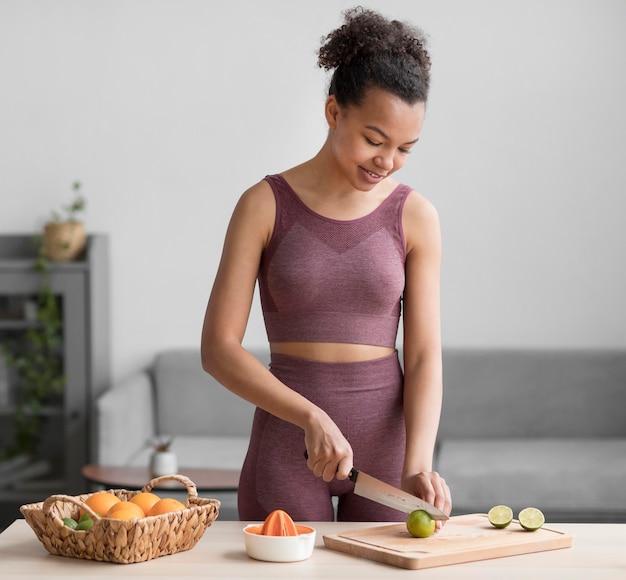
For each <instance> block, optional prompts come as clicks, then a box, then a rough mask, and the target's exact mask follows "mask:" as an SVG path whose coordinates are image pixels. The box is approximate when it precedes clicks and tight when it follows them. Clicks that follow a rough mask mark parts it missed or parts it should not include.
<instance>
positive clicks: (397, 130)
mask: <svg viewBox="0 0 626 580" xmlns="http://www.w3.org/2000/svg"><path fill="white" fill-rule="evenodd" d="M319 65H320V66H321V67H323V68H325V69H326V70H333V71H334V72H333V77H332V80H331V84H330V89H329V95H328V98H327V100H326V103H325V117H326V121H327V123H328V135H327V138H326V141H325V142H324V144H323V146H322V148H321V149H320V150H319V152H318V153H317V155H315V157H313V158H312V159H310V160H308V161H306V162H305V163H303V164H301V165H298V166H296V167H294V168H292V169H289V170H287V171H285V172H283V173H281V174H280V175H272V176H268V177H266V178H265V179H264V180H262V181H260V182H259V183H257V184H256V185H254V186H253V187H251V188H250V189H249V190H247V191H246V192H245V193H244V194H243V195H242V197H241V198H240V200H239V202H238V204H237V206H236V208H235V211H234V213H233V216H232V219H231V223H230V225H229V228H228V231H227V234H226V239H225V243H224V249H223V254H222V259H221V262H220V266H219V269H218V273H217V276H216V279H215V283H214V287H213V290H212V293H211V297H210V299H209V303H208V306H207V311H206V315H205V320H204V327H203V333H202V362H203V367H204V369H205V370H206V371H207V372H209V373H210V374H211V375H213V376H214V377H215V378H216V379H217V380H218V381H219V382H220V383H221V384H223V385H224V386H225V387H227V388H228V389H230V390H231V391H233V392H234V393H236V394H237V395H239V396H241V397H243V398H245V399H247V400H248V401H250V402H251V403H253V404H254V405H256V406H257V410H256V413H255V418H254V424H253V428H252V436H251V441H250V447H249V449H248V454H247V457H246V460H245V462H244V465H243V469H242V474H241V481H240V486H239V517H240V518H241V519H242V520H263V519H264V518H265V517H266V516H267V514H268V513H269V512H270V511H272V510H274V509H284V510H285V511H287V512H288V513H289V514H290V515H291V516H292V517H293V518H294V519H295V520H300V521H305V520H317V521H328V520H332V519H333V517H334V512H333V506H332V503H331V498H332V496H337V497H338V498H339V499H338V507H337V519H338V520H340V521H342V520H343V521H403V520H404V519H405V518H406V514H402V513H400V512H397V511H395V510H393V509H390V508H387V507H384V506H380V505H378V504H376V503H374V502H371V501H369V500H367V499H363V498H361V497H358V496H356V495H355V494H354V493H353V484H352V483H351V482H350V481H349V479H348V475H349V472H350V470H351V468H352V467H353V466H356V467H358V468H359V469H362V470H363V471H364V472H366V473H369V474H371V475H373V476H375V477H378V478H380V479H383V480H385V481H387V482H388V483H390V484H392V485H394V486H397V487H401V488H403V489H404V490H406V491H408V492H410V493H413V494H415V495H417V496H419V497H421V498H423V499H424V500H426V501H428V502H430V503H433V504H434V505H435V506H437V507H438V508H440V509H441V510H443V511H444V512H446V513H450V510H451V500H450V491H449V489H448V486H447V485H446V483H445V481H444V479H443V478H442V477H441V476H440V475H439V474H438V473H436V472H434V471H433V470H432V461H433V451H434V446H435V439H436V434H437V429H438V425H439V416H440V411H441V399H442V377H441V375H442V370H441V339H440V322H439V271H440V253H441V249H440V247H441V244H440V233H439V223H438V216H437V213H436V210H435V209H434V208H433V206H432V205H431V204H430V203H429V202H428V201H427V200H426V199H425V198H423V197H422V196H420V195H419V194H418V193H416V192H415V191H413V190H411V188H409V187H407V186H405V185H402V184H399V183H398V182H397V181H395V180H394V179H393V178H392V177H391V176H392V174H393V173H395V172H396V171H398V170H399V169H400V168H401V167H402V166H403V165H404V163H405V162H406V160H407V157H408V156H409V154H410V152H411V149H412V148H413V146H414V145H415V143H416V142H417V141H418V139H419V136H420V132H421V129H422V124H423V121H424V114H425V107H426V99H427V94H428V86H429V70H430V59H429V55H428V53H427V51H426V50H425V48H424V41H423V39H422V36H421V34H420V33H419V31H418V30H416V29H414V28H412V27H410V26H408V25H406V24H403V23H400V22H397V21H389V20H387V19H385V18H383V17H382V16H380V15H378V14H377V13H375V12H372V11H368V10H363V9H354V10H351V11H348V12H346V14H345V24H344V26H342V27H340V28H338V29H337V30H335V31H333V32H331V33H330V34H329V35H328V36H327V37H326V39H325V40H324V43H323V45H322V47H321V49H320V53H319ZM257 278H258V281H259V289H260V296H261V304H262V308H263V314H264V318H265V324H266V329H267V333H268V338H269V342H270V351H271V364H270V369H266V368H265V367H264V366H263V365H262V364H261V363H260V362H259V361H258V360H257V359H256V358H255V357H253V356H252V355H251V354H250V353H249V352H247V351H246V350H245V349H244V348H243V347H242V340H243V336H244V333H245V329H246V325H247V322H248V316H249V312H250V307H251V303H252V299H253V292H254V288H255V283H256V280H257ZM401 303H402V304H403V307H402V309H401ZM401 310H402V311H403V312H402V316H403V328H404V340H403V353H404V372H403V370H402V367H401V366H400V362H399V359H398V352H397V350H396V348H395V343H396V334H397V331H398V325H399V318H400V312H401ZM305 451H306V452H307V455H308V459H307V460H305V459H304V452H305Z"/></svg>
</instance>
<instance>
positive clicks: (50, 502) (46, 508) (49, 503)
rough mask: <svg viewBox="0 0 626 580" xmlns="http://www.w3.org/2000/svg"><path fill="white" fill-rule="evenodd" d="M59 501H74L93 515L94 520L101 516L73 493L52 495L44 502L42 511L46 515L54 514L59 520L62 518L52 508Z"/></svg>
mask: <svg viewBox="0 0 626 580" xmlns="http://www.w3.org/2000/svg"><path fill="white" fill-rule="evenodd" d="M57 502H69V503H73V504H74V505H77V506H78V507H80V508H82V509H84V510H85V511H86V512H87V513H88V514H89V515H90V516H91V517H92V519H94V521H95V520H98V519H100V516H99V515H98V514H97V513H96V512H94V511H93V510H92V509H91V508H90V507H89V506H88V505H87V504H86V503H85V502H83V501H81V500H80V499H78V498H76V497H73V496H71V495H60V494H59V495H51V496H50V497H49V498H48V499H47V500H46V501H44V502H43V506H42V508H41V511H42V512H43V514H44V515H45V516H46V517H48V516H52V517H54V518H57V519H59V520H60V519H61V518H60V517H59V515H58V514H55V513H51V510H52V508H53V507H54V505H55V504H56V503H57Z"/></svg>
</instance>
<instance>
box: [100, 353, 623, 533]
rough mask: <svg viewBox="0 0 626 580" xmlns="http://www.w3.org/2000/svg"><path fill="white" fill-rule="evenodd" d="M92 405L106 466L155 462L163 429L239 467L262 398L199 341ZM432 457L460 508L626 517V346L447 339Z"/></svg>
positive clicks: (187, 456) (198, 460)
mask: <svg viewBox="0 0 626 580" xmlns="http://www.w3.org/2000/svg"><path fill="white" fill-rule="evenodd" d="M252 352H253V354H255V355H256V356H257V358H259V359H260V360H261V361H262V362H264V363H265V364H267V363H268V360H269V355H268V353H267V352H265V351H261V350H259V351H255V350H253V351H252ZM94 411H95V417H94V425H95V440H96V448H97V458H96V460H97V461H98V462H99V463H100V464H102V465H147V464H148V461H149V455H150V447H149V445H148V440H149V439H151V438H153V437H154V436H156V435H158V434H162V435H171V436H173V437H174V443H173V447H172V448H173V450H174V451H176V453H177V455H178V458H179V465H180V466H181V467H207V468H209V467H216V468H220V467H221V468H234V469H237V468H239V467H240V466H241V464H242V462H243V458H244V456H245V452H246V448H247V442H248V438H249V434H250V427H251V423H252V416H253V413H254V408H253V406H252V405H250V404H249V403H247V402H245V401H243V400H241V399H239V398H238V397H236V396H235V395H233V394H232V393H230V392H229V391H227V390H226V389H225V388H224V387H222V386H221V385H219V384H218V383H216V382H215V381H214V380H213V379H212V378H211V377H210V376H209V375H207V374H206V373H205V372H204V371H203V370H202V368H201V365H200V355H199V353H198V352H197V351H196V350H194V349H180V350H169V351H165V352H162V353H159V354H158V355H157V356H156V358H155V360H154V364H153V365H152V367H151V368H150V369H147V370H145V371H142V372H141V373H138V374H137V375H136V376H134V377H131V378H129V379H128V380H126V381H124V382H122V383H120V384H119V385H115V386H113V387H112V388H111V389H110V390H109V391H107V392H106V393H105V394H104V395H103V396H102V397H100V398H99V399H98V400H97V402H96V405H95V409H94ZM435 468H436V469H437V470H439V471H440V472H441V473H442V475H443V476H444V477H445V478H446V480H447V482H448V484H449V485H450V487H451V490H452V495H453V502H454V512H453V513H455V514H461V513H471V512H484V511H486V510H488V509H489V508H490V507H491V506H492V505H495V504H498V503H505V504H508V505H510V506H511V507H512V508H513V509H514V510H515V512H516V513H517V511H518V510H519V509H521V508H524V507H527V506H534V507H539V508H541V509H542V510H543V511H544V512H545V514H546V516H547V518H548V520H551V521H626V353H623V352H615V353H614V352H604V351H597V352H596V351H524V350H508V351H507V350H501V351H499V350H445V351H444V405H443V412H442V417H441V426H440V430H439V437H438V443H437V449H436V457H435ZM218 499H220V500H221V501H222V502H223V503H224V509H223V511H222V514H221V515H220V517H222V518H223V519H228V518H233V519H235V518H236V517H237V516H236V497H234V496H233V497H224V496H222V497H218Z"/></svg>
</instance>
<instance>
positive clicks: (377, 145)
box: [365, 137, 382, 147]
mask: <svg viewBox="0 0 626 580" xmlns="http://www.w3.org/2000/svg"><path fill="white" fill-rule="evenodd" d="M365 140H366V141H367V142H368V143H369V144H370V145H373V146H374V147H379V146H380V145H382V143H376V142H375V141H372V140H371V139H370V138H369V137H365Z"/></svg>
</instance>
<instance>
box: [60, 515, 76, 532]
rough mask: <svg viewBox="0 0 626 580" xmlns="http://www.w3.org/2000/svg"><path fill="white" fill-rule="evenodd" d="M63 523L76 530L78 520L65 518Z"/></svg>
mask: <svg viewBox="0 0 626 580" xmlns="http://www.w3.org/2000/svg"><path fill="white" fill-rule="evenodd" d="M63 524H64V525H66V526H67V527H68V528H72V529H73V530H75V529H76V526H77V525H78V522H77V521H76V520H75V519H74V518H63Z"/></svg>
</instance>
